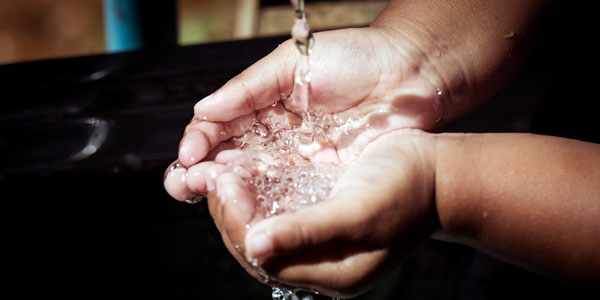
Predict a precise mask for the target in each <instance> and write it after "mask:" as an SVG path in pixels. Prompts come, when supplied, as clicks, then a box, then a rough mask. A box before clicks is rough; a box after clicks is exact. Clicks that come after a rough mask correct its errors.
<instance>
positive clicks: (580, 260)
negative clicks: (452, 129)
mask: <svg viewBox="0 0 600 300" xmlns="http://www.w3.org/2000/svg"><path fill="white" fill-rule="evenodd" d="M436 205H437V210H438V216H439V219H440V223H441V229H442V231H444V232H446V233H448V234H450V235H451V236H453V238H454V239H455V240H457V241H459V242H462V243H465V244H468V245H471V246H473V247H475V248H478V249H481V250H482V251H485V252H488V253H490V254H492V255H495V256H497V257H499V258H501V259H503V260H506V261H509V262H512V263H515V264H517V265H521V266H523V267H526V268H529V269H532V270H534V271H537V272H542V273H546V274H549V275H551V276H553V277H559V278H561V279H565V280H575V281H579V282H581V281H583V282H590V283H593V284H595V285H598V284H600V260H599V259H598V257H600V146H599V145H597V144H591V143H586V142H581V141H576V140H569V139H563V138H556V137H549V136H539V135H530V134H471V135H469V134H467V135H453V134H451V135H440V136H439V137H438V143H437V165H436Z"/></svg>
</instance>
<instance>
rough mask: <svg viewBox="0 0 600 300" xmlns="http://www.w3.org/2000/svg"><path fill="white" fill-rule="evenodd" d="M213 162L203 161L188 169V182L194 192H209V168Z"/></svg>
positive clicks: (205, 193) (203, 193)
mask: <svg viewBox="0 0 600 300" xmlns="http://www.w3.org/2000/svg"><path fill="white" fill-rule="evenodd" d="M213 164H214V162H201V163H199V164H196V165H193V166H192V167H191V168H189V169H188V172H187V180H186V183H187V186H188V188H189V189H190V190H191V191H192V192H194V193H197V194H202V195H207V194H208V192H209V191H208V189H207V175H208V174H207V169H208V168H209V167H210V166H212V165H213Z"/></svg>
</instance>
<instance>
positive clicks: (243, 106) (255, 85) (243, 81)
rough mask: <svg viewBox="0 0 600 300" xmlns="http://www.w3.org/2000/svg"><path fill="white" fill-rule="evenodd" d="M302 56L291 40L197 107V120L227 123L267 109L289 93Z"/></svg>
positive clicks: (199, 103)
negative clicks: (297, 64) (299, 56)
mask: <svg viewBox="0 0 600 300" xmlns="http://www.w3.org/2000/svg"><path fill="white" fill-rule="evenodd" d="M298 55H299V54H298V53H297V51H296V50H295V49H294V46H293V44H292V43H291V42H290V41H288V42H285V43H283V44H281V45H280V46H279V47H278V48H277V49H275V50H274V51H273V52H272V53H271V54H269V55H267V56H266V57H264V58H263V59H261V60H259V61H258V62H256V63H255V64H254V65H252V66H250V67H249V68H248V69H246V70H245V71H244V72H242V73H241V74H239V75H238V76H236V77H234V78H233V79H231V80H230V81H229V82H227V83H226V84H225V85H224V86H223V87H221V88H220V89H219V90H217V91H216V92H215V93H213V94H211V95H209V96H208V97H206V98H204V99H202V100H201V101H200V102H198V103H197V104H196V106H195V107H194V111H195V114H196V116H197V117H198V118H200V119H203V120H208V121H217V122H226V121H231V120H233V119H235V118H237V117H239V116H242V115H246V114H249V113H250V112H252V111H255V110H258V109H261V108H265V107H267V106H268V105H270V104H273V103H274V102H276V101H278V100H279V99H280V98H281V95H282V94H286V95H287V94H289V93H290V92H291V91H292V87H293V84H294V83H293V77H294V65H295V61H296V58H297V56H298Z"/></svg>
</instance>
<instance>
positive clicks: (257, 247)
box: [250, 233, 273, 258]
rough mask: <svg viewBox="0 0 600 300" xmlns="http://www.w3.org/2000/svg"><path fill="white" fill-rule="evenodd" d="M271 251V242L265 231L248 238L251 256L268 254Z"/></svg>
mask: <svg viewBox="0 0 600 300" xmlns="http://www.w3.org/2000/svg"><path fill="white" fill-rule="evenodd" d="M271 252H273V242H272V241H271V238H270V237H269V236H268V235H267V234H266V233H259V234H256V235H255V236H253V237H252V238H251V240H250V255H252V257H253V258H261V257H265V256H268V255H269V254H271Z"/></svg>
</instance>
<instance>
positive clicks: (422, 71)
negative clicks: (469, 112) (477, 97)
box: [371, 9, 474, 121]
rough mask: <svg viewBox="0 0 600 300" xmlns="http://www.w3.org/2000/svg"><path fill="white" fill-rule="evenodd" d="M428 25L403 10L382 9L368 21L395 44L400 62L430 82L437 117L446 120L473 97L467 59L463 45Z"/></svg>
mask: <svg viewBox="0 0 600 300" xmlns="http://www.w3.org/2000/svg"><path fill="white" fill-rule="evenodd" d="M396 10H398V9H396ZM431 27H435V26H432V25H431V24H427V25H426V24H423V23H422V22H421V21H420V19H419V18H418V17H416V16H414V15H411V13H410V11H404V12H403V13H402V14H399V13H398V12H393V13H388V14H385V11H384V13H382V15H380V16H379V17H378V18H377V19H376V20H375V21H374V22H373V23H372V24H371V28H373V29H375V30H377V31H378V32H379V33H380V34H381V35H382V36H384V37H385V38H386V39H387V40H388V41H389V42H390V43H391V44H393V45H394V48H395V50H397V51H396V53H395V55H398V56H402V58H403V59H402V60H400V62H401V63H402V64H405V63H407V62H408V64H410V67H411V70H410V71H414V75H416V76H419V77H420V79H424V80H425V81H427V82H428V83H429V85H430V88H431V89H432V90H433V92H434V93H435V94H437V96H438V101H439V111H440V113H439V116H438V119H440V120H441V121H449V120H452V119H454V118H456V117H457V116H460V115H462V114H463V113H464V112H463V110H464V108H465V107H466V104H467V103H470V102H471V99H472V98H473V94H474V92H473V91H472V90H473V88H474V87H473V84H472V83H471V81H470V80H469V79H470V78H471V77H472V76H471V74H470V71H471V68H470V67H469V61H468V60H467V61H465V60H464V55H465V53H464V51H465V49H463V48H462V47H461V45H459V44H457V43H452V42H451V41H450V40H449V39H448V38H447V37H444V36H443V34H444V33H442V32H438V31H437V30H436V29H435V28H431ZM396 67H403V66H396ZM405 79H406V78H403V80H405Z"/></svg>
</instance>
